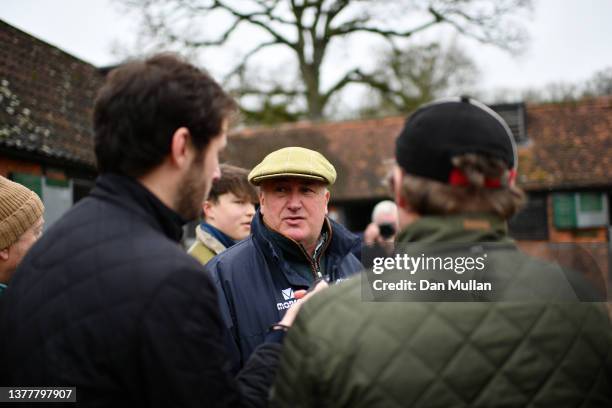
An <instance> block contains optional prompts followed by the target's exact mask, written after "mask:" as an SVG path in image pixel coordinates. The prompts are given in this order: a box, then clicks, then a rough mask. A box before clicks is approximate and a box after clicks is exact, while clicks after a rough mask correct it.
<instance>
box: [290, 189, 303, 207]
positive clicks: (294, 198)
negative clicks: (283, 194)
mask: <svg viewBox="0 0 612 408" xmlns="http://www.w3.org/2000/svg"><path fill="white" fill-rule="evenodd" d="M287 208H289V209H290V210H294V211H295V210H299V209H300V208H302V199H301V197H300V195H299V194H298V193H297V192H291V194H290V195H289V199H288V201H287Z"/></svg>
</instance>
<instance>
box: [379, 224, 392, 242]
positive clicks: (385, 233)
mask: <svg viewBox="0 0 612 408" xmlns="http://www.w3.org/2000/svg"><path fill="white" fill-rule="evenodd" d="M378 230H379V231H380V236H381V237H382V238H384V239H388V238H391V237H392V236H394V235H395V225H393V224H390V223H385V224H379V225H378Z"/></svg>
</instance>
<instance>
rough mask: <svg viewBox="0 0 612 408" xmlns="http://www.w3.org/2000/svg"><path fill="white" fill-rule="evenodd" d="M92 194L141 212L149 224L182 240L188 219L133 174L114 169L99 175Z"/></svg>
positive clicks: (172, 238)
mask: <svg viewBox="0 0 612 408" xmlns="http://www.w3.org/2000/svg"><path fill="white" fill-rule="evenodd" d="M91 196H93V197H97V198H100V199H102V200H105V201H110V202H113V203H115V204H116V205H117V206H119V207H122V208H127V209H128V210H130V211H132V212H134V213H136V214H138V215H140V216H141V217H142V218H143V219H144V220H146V221H147V223H148V224H149V225H151V226H152V227H153V228H155V229H157V230H159V231H161V232H162V233H163V234H164V235H165V236H167V237H168V238H169V239H171V240H173V241H176V242H180V240H181V237H182V236H183V225H184V224H185V220H183V219H182V218H181V216H179V215H178V214H177V213H176V212H174V211H173V210H171V209H170V208H168V207H166V206H165V205H164V203H162V202H161V201H160V200H159V198H157V197H156V196H155V195H154V194H153V193H151V192H150V191H149V190H148V189H147V188H146V187H144V186H143V185H142V184H140V183H139V182H138V181H136V180H135V179H133V178H131V177H128V176H123V175H120V174H114V173H105V174H102V175H101V176H99V177H98V178H97V179H96V186H95V187H94V189H93V190H92V192H91Z"/></svg>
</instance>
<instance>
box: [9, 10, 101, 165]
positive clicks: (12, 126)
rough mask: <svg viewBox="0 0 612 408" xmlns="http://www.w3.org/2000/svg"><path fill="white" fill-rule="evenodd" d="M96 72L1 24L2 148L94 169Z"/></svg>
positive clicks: (63, 53)
mask: <svg viewBox="0 0 612 408" xmlns="http://www.w3.org/2000/svg"><path fill="white" fill-rule="evenodd" d="M102 80H103V77H102V75H101V74H100V73H99V72H98V71H97V69H96V68H95V67H94V66H93V65H90V64H88V63H86V62H84V61H81V60H79V59H77V58H75V57H73V56H71V55H69V54H67V53H65V52H64V51H62V50H60V49H58V48H56V47H54V46H52V45H49V44H47V43H45V42H43V41H41V40H39V39H37V38H34V37H32V36H31V35H29V34H27V33H24V32H23V31H20V30H18V29H16V28H14V27H12V26H10V25H8V24H7V23H5V22H3V21H1V20H0V146H3V147H5V148H8V149H11V150H16V151H22V152H28V153H32V154H34V155H37V156H43V157H50V158H54V159H60V160H65V161H69V162H73V163H79V164H83V165H86V166H94V162H95V159H94V154H93V136H92V131H91V124H90V123H91V112H92V107H93V100H94V97H95V92H96V90H97V88H98V87H99V86H100V85H101V83H102Z"/></svg>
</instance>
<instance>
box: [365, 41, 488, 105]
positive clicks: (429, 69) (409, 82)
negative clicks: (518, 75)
mask: <svg viewBox="0 0 612 408" xmlns="http://www.w3.org/2000/svg"><path fill="white" fill-rule="evenodd" d="M356 76H358V77H359V78H360V79H361V80H362V81H363V83H365V84H367V85H369V86H370V87H371V88H372V90H371V95H372V96H371V97H370V98H368V102H366V103H365V104H364V105H363V107H362V110H361V113H362V115H364V116H380V115H390V114H398V113H407V112H411V111H412V110H414V109H415V108H416V107H418V106H419V105H421V104H423V103H425V102H429V101H431V100H433V99H436V98H439V97H442V96H447V95H450V94H453V95H455V94H468V93H472V90H473V86H474V84H475V80H476V77H477V76H478V69H477V67H476V65H475V63H474V62H473V61H472V59H471V58H470V57H469V56H468V55H467V54H466V53H465V52H463V51H462V50H461V48H460V47H459V46H458V45H457V43H455V42H452V43H451V44H450V45H448V46H447V47H443V46H442V45H440V44H439V43H435V42H434V43H429V44H425V45H412V46H409V47H407V48H404V49H401V50H399V49H391V50H389V51H386V52H384V53H382V56H381V58H380V60H379V63H378V66H377V67H376V69H375V70H374V71H373V72H372V73H371V74H364V73H361V71H359V70H357V71H356Z"/></svg>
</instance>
